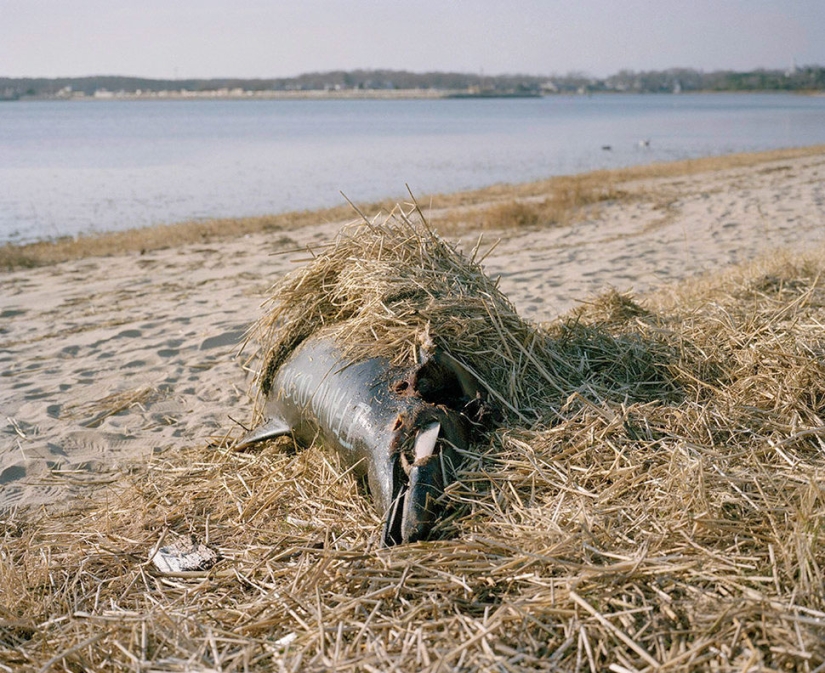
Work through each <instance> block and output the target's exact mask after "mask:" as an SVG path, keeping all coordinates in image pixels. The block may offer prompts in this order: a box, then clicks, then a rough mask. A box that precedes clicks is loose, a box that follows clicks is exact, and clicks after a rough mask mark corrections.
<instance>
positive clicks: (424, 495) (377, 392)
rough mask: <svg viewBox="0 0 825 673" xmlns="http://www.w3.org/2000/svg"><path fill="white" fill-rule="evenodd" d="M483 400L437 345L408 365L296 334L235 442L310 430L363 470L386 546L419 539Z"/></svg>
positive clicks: (309, 437)
mask: <svg viewBox="0 0 825 673" xmlns="http://www.w3.org/2000/svg"><path fill="white" fill-rule="evenodd" d="M489 411H490V408H489V407H487V405H486V403H485V402H484V401H483V390H482V388H481V387H480V386H479V385H478V383H477V382H476V380H475V379H474V378H473V377H472V376H471V375H470V374H469V372H468V371H467V370H466V369H465V368H464V367H462V366H461V365H460V364H459V363H458V362H457V361H456V360H455V359H453V358H452V357H451V356H450V355H448V354H447V353H445V352H443V351H439V350H436V351H435V352H434V353H432V354H430V355H428V356H426V357H424V358H423V359H422V362H421V363H419V364H418V365H416V366H413V367H408V368H398V367H391V366H390V365H389V363H388V362H387V360H385V359H383V358H370V359H365V360H360V361H347V360H346V359H344V358H343V357H342V355H341V352H340V349H339V348H338V347H337V346H336V344H335V342H334V341H333V340H332V339H331V338H329V337H326V338H325V337H323V336H313V337H310V338H308V339H306V340H305V341H304V342H303V343H301V344H300V345H299V346H298V347H297V348H296V349H295V350H294V351H293V352H292V353H291V354H290V356H289V357H288V358H287V359H286V360H285V361H284V362H283V363H282V364H281V366H280V367H279V368H278V369H277V371H276V372H275V375H274V378H273V379H272V383H271V385H270V386H269V392H268V394H267V398H266V404H265V407H264V417H265V420H264V422H263V424H262V425H261V426H259V427H258V428H256V429H255V430H253V431H251V432H250V433H249V434H247V435H246V436H245V437H244V438H243V439H242V440H241V442H240V444H239V445H238V448H243V447H246V446H248V445H249V444H252V443H254V442H258V441H261V440H264V439H270V438H272V437H278V436H282V435H287V434H290V435H292V436H293V437H294V438H295V440H297V441H298V442H299V443H302V444H309V443H311V442H312V441H313V440H315V439H316V438H319V439H320V440H321V442H322V443H323V444H324V445H326V446H327V447H329V448H332V449H334V450H335V451H337V452H338V453H339V454H340V455H341V457H342V458H343V462H344V464H345V465H346V466H347V467H351V468H352V469H353V471H354V473H355V474H356V475H358V476H360V477H362V478H364V477H365V478H366V481H367V484H368V486H369V490H370V493H371V495H372V499H373V502H374V504H375V507H376V509H377V511H378V512H379V514H380V515H382V516H383V517H384V520H385V523H384V529H383V533H382V542H383V544H384V545H386V546H392V545H395V544H399V543H402V542H404V543H406V542H415V541H416V540H422V539H426V537H427V535H428V534H429V532H430V530H431V529H432V527H433V525H434V524H435V523H436V521H437V519H438V517H439V515H440V514H441V513H442V509H443V508H442V507H441V506H440V504H439V502H438V499H439V497H440V496H441V495H442V493H443V491H444V488H445V487H446V486H447V485H448V484H450V483H451V482H453V481H454V480H455V471H456V468H457V467H458V466H459V463H460V461H461V460H462V453H463V452H464V451H465V450H466V449H467V448H468V446H469V445H470V443H471V441H472V440H473V439H474V437H475V436H476V434H477V432H478V431H479V429H480V428H481V420H482V418H483V417H486V416H487V415H488V414H489Z"/></svg>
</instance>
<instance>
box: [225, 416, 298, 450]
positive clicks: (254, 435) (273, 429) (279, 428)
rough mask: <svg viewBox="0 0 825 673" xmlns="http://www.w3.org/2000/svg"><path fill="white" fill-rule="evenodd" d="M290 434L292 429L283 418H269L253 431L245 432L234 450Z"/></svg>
mask: <svg viewBox="0 0 825 673" xmlns="http://www.w3.org/2000/svg"><path fill="white" fill-rule="evenodd" d="M291 433H292V427H290V425H289V423H287V422H286V421H285V420H284V419H283V418H278V417H277V416H276V417H275V418H270V419H267V420H266V421H264V422H263V423H262V424H261V425H259V426H258V427H257V428H255V429H254V430H250V431H249V432H247V433H246V434H245V435H244V436H243V437H242V438H241V441H240V442H238V443H237V444H236V445H235V449H236V450H239V449H245V448H246V447H247V446H249V445H250V444H255V443H257V442H262V441H263V440H265V439H274V438H275V437H283V436H284V435H289V434H291Z"/></svg>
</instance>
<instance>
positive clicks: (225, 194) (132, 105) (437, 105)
mask: <svg viewBox="0 0 825 673" xmlns="http://www.w3.org/2000/svg"><path fill="white" fill-rule="evenodd" d="M644 139H647V140H649V141H650V144H649V146H647V147H644V146H641V145H640V142H639V141H641V140H644ZM817 143H825V97H803V96H792V95H783V94H766V95H733V94H732V95H727V94H718V95H680V96H630V95H628V96H623V95H606V96H593V97H583V96H582V97H566V96H565V97H562V96H556V97H547V98H541V99H500V100H435V101H425V100H411V101H370V100H366V101H342V100H339V101H105V102H104V101H98V102H14V103H2V104H0V242H2V241H9V240H11V241H15V242H24V241H30V240H35V239H42V238H52V237H57V236H63V235H75V234H78V233H81V232H93V231H103V230H112V229H126V228H132V227H140V226H146V225H151V224H157V223H164V222H177V221H181V220H186V219H194V218H206V217H223V216H243V215H258V214H265V213H273V212H282V211H287V210H297V209H304V208H316V207H321V206H328V205H336V204H340V203H343V198H342V196H341V194H340V192H344V193H345V194H346V195H347V196H348V197H349V198H350V199H352V200H354V201H364V200H373V199H378V198H382V197H394V196H399V197H402V196H403V195H405V194H406V190H405V186H404V185H405V184H409V185H410V187H411V188H412V190H413V192H415V193H417V194H425V193H432V192H450V191H455V190H459V189H467V188H473V187H481V186H485V185H490V184H493V183H497V182H523V181H526V180H534V179H538V178H542V177H546V176H549V175H557V174H564V173H576V172H581V171H585V170H590V169H595V168H610V167H617V166H625V165H629V164H639V163H647V162H651V161H667V160H674V159H681V158H686V157H695V156H702V155H710V154H725V153H729V152H739V151H748V150H762V149H770V148H777V147H790V146H799V145H811V144H817ZM607 145H609V146H610V147H611V149H610V150H605V149H602V147H603V146H607Z"/></svg>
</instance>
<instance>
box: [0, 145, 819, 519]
mask: <svg viewBox="0 0 825 673" xmlns="http://www.w3.org/2000/svg"><path fill="white" fill-rule="evenodd" d="M823 177H825V153H823V154H818V155H812V156H807V157H799V158H794V159H782V160H778V161H777V160H774V161H770V162H765V163H759V164H756V165H753V166H748V167H740V168H733V169H729V170H723V171H714V172H708V173H697V174H690V175H685V176H679V177H664V178H660V179H652V180H645V181H643V182H636V183H632V184H626V185H621V187H622V188H623V189H627V190H629V191H632V192H634V193H637V194H638V197H637V198H634V199H632V200H630V201H628V202H622V203H615V204H610V203H606V204H599V205H597V206H593V207H592V208H591V210H590V211H588V213H587V216H586V217H585V218H584V219H582V220H580V221H576V222H574V223H573V224H572V225H570V226H565V227H555V228H530V229H521V230H516V229H512V230H508V231H506V232H489V233H487V234H485V241H487V243H490V244H491V243H493V242H494V241H495V240H496V239H497V238H499V237H500V238H501V241H500V243H499V244H498V246H497V247H496V248H495V249H494V250H493V252H492V253H491V254H490V255H489V256H488V257H487V259H486V260H485V267H486V269H487V270H488V272H489V273H490V274H492V275H500V277H501V288H502V290H503V291H504V292H505V294H507V295H508V296H509V297H510V299H511V300H512V301H513V303H514V304H515V305H516V307H517V308H518V309H519V311H520V312H521V314H522V315H524V316H525V317H526V318H528V319H531V320H535V321H547V320H552V319H554V318H555V317H557V316H558V315H560V314H562V313H564V312H565V311H567V310H569V309H570V308H572V307H573V306H575V305H576V304H577V303H579V302H582V301H586V300H587V298H588V297H590V296H592V295H593V294H595V293H598V292H599V291H601V290H603V289H604V288H606V287H609V286H612V287H615V288H617V289H619V290H622V291H624V290H632V291H634V292H636V293H643V292H646V291H649V290H652V289H654V288H656V287H659V286H661V285H662V284H666V283H671V282H675V281H678V280H680V279H683V278H687V277H690V276H694V275H696V274H700V273H705V272H713V271H716V270H719V269H721V268H724V267H726V266H728V265H730V264H734V263H738V262H745V261H747V260H750V259H753V258H755V257H759V256H762V255H769V254H772V253H774V252H775V251H777V250H779V249H785V250H789V251H791V252H800V251H805V250H809V249H812V248H818V247H820V246H821V245H822V244H823V243H825V187H824V186H823ZM443 215H444V214H443V213H441V212H439V211H435V212H433V213H432V214H431V216H430V217H431V219H432V221H433V222H434V223H435V224H436V225H437V224H438V221H439V217H442V216H443ZM339 226H340V223H332V224H329V223H327V224H322V225H315V226H308V227H305V228H301V229H299V230H296V231H293V232H289V233H284V232H275V233H269V234H265V233H260V234H251V235H248V236H246V237H243V238H238V239H234V240H228V241H222V242H219V243H211V244H208V245H203V244H200V245H197V244H195V245H186V246H181V247H177V248H173V249H168V250H161V251H154V252H148V253H146V254H144V255H140V254H137V253H129V254H123V255H118V256H112V257H106V258H89V259H82V260H77V261H69V262H64V263H61V264H57V265H53V266H50V267H43V268H38V269H31V270H24V271H15V272H10V273H6V274H2V275H0V317H2V322H1V323H0V325H1V327H0V361H2V364H3V368H2V372H3V375H2V379H1V380H2V385H0V407H1V408H2V411H3V421H4V422H3V429H2V432H0V486H2V488H0V508H8V507H13V506H15V505H24V504H25V505H32V504H38V503H47V502H55V501H61V500H63V499H65V498H66V497H67V494H68V493H71V492H76V491H78V490H81V489H83V488H84V484H88V483H90V482H101V481H106V480H108V479H110V478H112V477H113V476H114V475H115V474H116V472H117V470H118V469H120V468H123V467H125V466H127V465H128V464H130V463H132V462H134V461H140V460H143V459H145V458H146V457H147V456H149V455H151V454H152V452H159V451H170V450H171V451H174V450H176V449H182V448H184V447H187V446H192V445H202V444H204V443H208V442H209V438H210V437H218V436H222V435H223V434H225V433H227V432H230V431H233V430H234V429H235V428H236V427H237V426H236V425H235V424H234V423H233V421H232V420H231V418H234V419H237V420H238V421H246V420H247V418H248V416H249V411H250V401H249V399H248V396H247V391H248V387H249V382H250V380H251V375H250V373H249V372H248V371H245V369H244V367H243V358H242V357H237V351H238V344H239V343H240V342H241V341H242V339H243V335H244V331H245V330H246V328H247V327H248V326H249V325H250V324H251V323H252V322H253V321H254V320H255V319H256V318H257V317H258V316H259V315H260V311H261V309H260V304H261V302H262V300H263V298H264V297H265V294H266V291H267V288H268V287H269V286H270V285H271V284H272V283H273V282H274V281H275V280H277V278H279V277H280V276H281V275H282V274H284V273H286V272H287V271H289V270H290V269H292V268H294V266H295V263H296V261H295V260H296V259H300V258H302V257H303V258H305V257H306V256H307V255H306V253H294V252H291V253H290V252H289V251H294V250H296V249H301V248H306V247H307V246H310V247H311V246H317V245H322V244H323V243H325V242H328V241H329V240H331V238H332V237H333V236H334V234H335V232H336V231H337V230H338V228H339ZM475 240H476V236H475V235H466V236H465V237H464V239H463V240H462V241H461V245H462V246H463V247H464V248H465V249H469V248H470V247H471V246H472V245H473V243H475ZM482 249H484V245H482Z"/></svg>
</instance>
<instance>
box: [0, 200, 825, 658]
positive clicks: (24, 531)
mask: <svg viewBox="0 0 825 673" xmlns="http://www.w3.org/2000/svg"><path fill="white" fill-rule="evenodd" d="M414 215H415V213H409V212H408V213H406V214H402V213H400V212H399V213H396V215H395V221H388V222H385V223H382V224H380V225H378V224H370V225H364V227H362V228H361V229H359V230H357V231H356V232H354V233H353V232H351V233H349V234H346V235H344V236H342V238H341V239H339V240H338V241H337V243H336V245H335V246H333V247H332V248H330V249H329V250H327V251H326V252H324V253H323V254H322V255H319V256H318V257H317V258H316V259H315V260H314V261H312V263H311V264H310V265H309V266H308V267H307V268H306V269H305V270H302V271H299V272H297V273H296V274H295V275H293V276H292V277H290V278H288V279H286V280H285V281H283V283H282V284H281V285H280V288H281V290H280V291H281V293H280V294H279V295H278V296H277V297H276V298H275V300H274V301H275V303H274V304H273V307H272V311H273V313H272V314H271V315H270V316H269V317H268V318H267V319H266V321H265V322H264V323H263V327H264V330H263V334H264V335H265V336H266V337H267V338H268V339H269V341H268V342H267V344H266V346H267V349H268V352H267V357H268V358H269V359H272V358H274V361H276V362H277V360H278V359H280V358H282V357H283V353H284V352H286V351H288V349H289V347H290V345H291V344H294V343H295V342H297V340H298V339H299V338H302V337H303V336H306V334H308V333H309V332H311V330H313V329H315V328H317V327H318V326H320V325H324V329H338V330H340V334H341V335H342V336H343V335H346V339H347V342H348V343H350V344H352V345H353V348H354V350H353V352H352V355H353V356H356V355H357V353H358V352H367V351H369V352H374V351H375V349H380V348H382V347H384V346H387V347H388V348H389V351H388V352H391V353H392V354H393V355H397V357H399V358H407V357H411V355H410V354H411V351H412V349H414V348H415V346H416V341H415V339H416V338H417V337H416V335H417V334H418V333H419V332H420V330H421V329H423V328H426V327H427V326H428V325H429V330H430V334H431V335H432V337H433V338H434V339H437V340H439V341H440V343H441V344H442V345H443V346H444V347H447V348H449V349H450V350H451V352H453V353H454V354H455V355H456V356H457V357H460V358H461V359H463V360H464V361H465V362H467V363H468V364H469V365H470V366H472V367H473V368H474V369H476V371H477V372H478V373H479V375H480V376H481V377H482V378H483V379H485V382H486V383H487V384H488V385H489V387H490V389H491V390H492V391H494V393H495V395H496V397H499V398H501V400H502V404H503V405H504V407H505V411H506V416H505V421H504V422H503V424H502V427H501V428H500V429H499V430H498V431H497V432H496V433H495V434H494V435H493V436H492V438H491V439H490V441H489V444H488V445H485V446H481V447H477V451H476V452H475V453H474V454H473V455H470V456H468V460H467V464H466V466H465V469H464V472H463V474H462V477H461V479H460V481H459V482H458V483H457V484H455V485H454V486H453V487H451V488H450V490H449V493H448V494H447V496H446V499H447V500H448V505H449V508H450V511H451V512H452V514H451V515H450V516H449V517H448V518H447V520H445V521H444V522H443V523H442V524H441V525H440V527H439V528H438V530H437V538H438V539H437V540H435V541H432V542H426V543H417V544H414V545H407V546H399V547H394V548H391V549H380V548H378V546H377V540H378V535H377V534H378V531H379V530H380V521H379V519H378V517H377V516H376V515H375V514H374V513H373V511H372V509H371V507H370V505H369V503H368V502H367V500H366V499H365V498H364V497H363V494H362V493H360V491H359V486H358V484H357V483H355V481H354V480H353V479H352V478H351V477H350V475H348V474H346V473H344V472H343V471H342V470H341V468H340V466H339V465H338V464H337V462H336V460H335V458H334V456H332V455H330V454H328V453H326V452H325V451H324V450H323V449H322V448H320V447H317V446H314V447H310V448H309V449H306V450H302V451H298V452H294V451H291V450H290V444H289V442H288V441H285V440H284V441H282V442H281V443H279V444H269V445H266V446H264V447H262V448H260V449H259V450H257V451H255V452H249V453H240V454H239V453H235V452H233V451H231V450H230V449H229V448H228V447H226V446H223V445H221V446H213V447H203V448H198V449H194V448H193V449H192V450H191V451H189V452H187V453H185V454H184V455H176V456H165V457H161V458H159V459H158V460H157V461H156V462H154V463H153V464H151V465H150V466H149V468H148V470H146V471H141V472H138V473H135V474H133V475H132V476H131V477H130V478H129V480H128V483H125V484H124V485H123V486H122V488H121V490H120V491H119V492H114V493H110V494H109V495H108V499H107V500H105V501H103V500H101V499H99V498H98V499H94V500H90V501H88V502H86V503H81V504H80V506H77V507H74V508H72V509H71V510H69V511H66V512H64V513H62V514H60V513H56V512H53V513H50V514H49V515H48V516H42V517H40V518H38V517H35V516H31V515H30V516H23V515H21V514H19V515H17V516H11V515H10V516H8V517H7V518H6V520H5V521H4V527H3V535H4V538H3V541H2V547H1V548H0V550H2V556H1V557H0V561H1V562H0V592H2V600H0V669H2V670H13V671H18V670H29V671H38V670H39V671H87V670H88V671H93V670H94V671H102V670H106V671H213V670H215V671H217V670H221V671H247V670H248V671H272V670H276V671H277V670H285V671H321V670H342V671H347V670H353V671H385V670H405V671H407V670H417V671H437V670H440V671H449V670H466V671H490V670H500V671H544V670H548V671H549V670H571V671H572V670H581V671H606V670H611V671H616V672H620V671H637V670H642V671H653V670H667V671H682V670H708V671H755V670H777V671H788V670H797V671H822V670H824V669H825V604H824V603H823V599H824V598H825V596H823V593H825V592H824V590H823V564H825V551H824V550H823V544H822V537H823V533H825V527H824V526H825V498H824V497H823V496H824V495H825V493H823V483H824V482H825V418H823V416H825V332H824V331H823V325H825V287H823V284H822V281H821V279H820V273H821V271H822V270H825V256H821V257H818V258H814V257H812V258H811V259H809V260H807V261H804V262H803V261H799V260H790V261H788V260H785V261H774V262H771V263H767V262H766V263H763V264H761V265H753V266H751V267H748V268H742V269H738V270H736V271H735V272H732V273H730V274H728V275H727V276H724V277H722V278H718V279H716V281H714V282H710V281H708V282H703V283H695V284H692V285H690V286H688V287H687V288H684V287H683V288H681V289H679V290H678V291H677V290H674V291H673V292H671V293H670V294H668V295H665V294H662V295H660V296H657V297H653V298H650V299H649V300H647V301H646V302H645V303H644V305H642V304H641V303H639V302H636V301H634V300H632V298H630V297H627V296H622V295H619V294H617V293H615V292H610V293H607V294H605V295H603V296H601V297H599V298H597V299H596V300H594V301H593V302H592V303H591V304H588V305H586V306H584V307H583V308H582V309H580V310H578V311H575V312H573V313H572V314H570V315H567V316H564V317H563V318H562V319H560V320H559V321H558V322H557V323H555V324H553V325H550V326H549V327H547V328H545V329H538V328H537V327H535V326H532V325H529V324H527V323H525V322H524V321H522V320H520V319H519V318H518V316H517V315H516V314H515V311H514V310H513V309H512V307H511V306H510V305H509V303H508V302H507V301H506V299H505V298H504V297H503V296H501V294H500V293H499V292H498V291H497V290H496V288H495V284H494V283H493V282H492V281H491V280H489V279H488V278H486V277H485V276H484V275H483V273H482V271H481V268H480V267H479V266H478V265H477V264H475V263H473V262H472V261H467V260H465V259H463V258H462V257H461V256H460V255H458V254H457V253H456V252H455V250H453V249H452V248H451V247H450V246H448V245H447V244H446V243H444V242H443V241H441V240H439V239H438V238H437V237H435V236H434V235H433V234H432V233H431V232H430V231H429V229H427V228H426V226H425V225H424V224H423V223H421V222H418V221H414ZM399 220H400V221H399ZM362 274H363V275H362ZM399 288H404V289H405V292H402V293H399ZM293 302H294V303H293ZM442 302H443V303H445V304H446V306H448V307H449V309H448V310H446V309H445V310H442V309H441V303H442ZM298 306H300V309H297V308H296V307H298ZM270 327H272V329H269V328H270ZM276 327H277V329H275V328H276ZM359 349H363V350H359ZM263 381H264V382H265V381H266V373H265V374H264V377H263ZM190 533H194V534H196V535H197V536H198V537H199V538H200V539H201V540H204V541H208V542H209V543H211V544H212V545H215V546H216V547H217V548H218V549H219V551H220V553H221V554H222V556H223V560H222V561H220V562H219V563H218V564H217V565H216V566H215V567H214V568H213V569H211V570H210V571H206V572H202V573H192V574H188V575H186V574H182V575H177V576H176V575H160V574H158V573H157V572H156V571H154V570H153V569H152V567H151V565H150V564H148V563H147V559H148V555H149V553H150V551H151V550H152V549H153V548H156V547H157V546H159V545H160V544H161V543H162V542H163V544H166V543H167V542H168V541H169V540H170V539H172V538H174V537H175V536H177V535H188V534H190Z"/></svg>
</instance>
